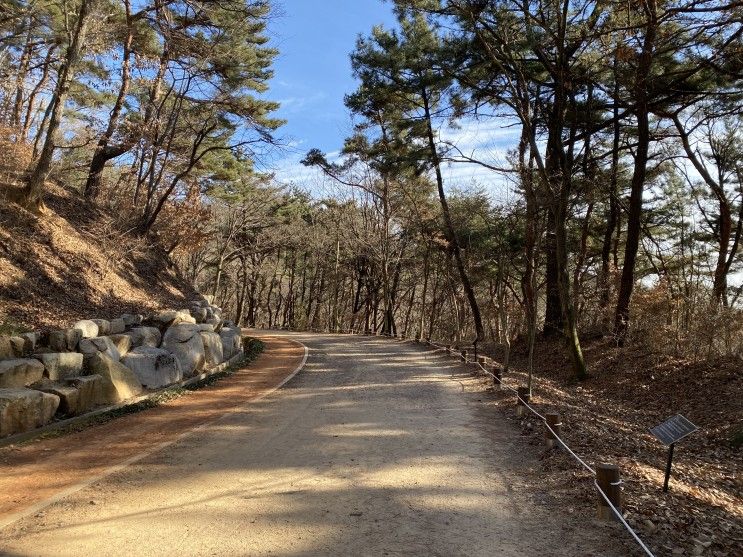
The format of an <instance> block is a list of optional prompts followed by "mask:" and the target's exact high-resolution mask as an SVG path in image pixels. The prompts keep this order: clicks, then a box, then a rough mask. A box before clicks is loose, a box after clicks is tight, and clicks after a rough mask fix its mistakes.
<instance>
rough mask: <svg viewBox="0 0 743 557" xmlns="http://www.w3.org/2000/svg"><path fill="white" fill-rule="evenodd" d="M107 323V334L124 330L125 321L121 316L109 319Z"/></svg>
mask: <svg viewBox="0 0 743 557" xmlns="http://www.w3.org/2000/svg"><path fill="white" fill-rule="evenodd" d="M108 324H109V326H110V329H109V334H112V335H118V334H120V333H123V332H124V331H126V323H125V322H124V319H122V318H121V317H118V318H117V319H111V321H109V322H108Z"/></svg>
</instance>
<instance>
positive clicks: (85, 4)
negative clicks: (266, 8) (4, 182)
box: [22, 0, 93, 208]
mask: <svg viewBox="0 0 743 557" xmlns="http://www.w3.org/2000/svg"><path fill="white" fill-rule="evenodd" d="M92 2H93V0H82V2H81V4H80V11H79V12H78V14H77V22H76V23H75V30H74V33H73V36H72V41H71V42H70V45H69V46H68V47H67V52H66V54H65V59H64V62H63V64H62V67H61V68H60V70H59V73H58V75H57V86H56V87H55V88H54V92H53V93H52V98H51V99H50V100H49V103H50V107H51V112H50V118H49V127H48V129H47V132H46V138H45V140H44V146H43V147H42V149H41V154H40V155H39V160H38V161H36V166H35V168H34V170H33V172H32V173H31V176H30V177H29V179H28V183H27V184H26V187H25V188H24V190H23V194H22V202H23V203H24V204H25V205H27V206H29V207H32V208H41V206H42V204H43V197H44V183H45V182H46V178H47V176H48V175H49V171H50V170H51V167H52V158H53V157H54V147H55V145H54V142H55V140H56V138H57V132H58V130H59V126H60V124H61V123H62V114H63V113H64V104H65V101H66V100H67V95H68V93H69V91H70V83H71V81H72V78H73V77H74V74H75V67H76V66H77V63H78V61H79V59H80V54H81V52H82V47H83V42H84V41H85V33H86V30H87V25H88V16H89V15H90V8H91V3H92Z"/></svg>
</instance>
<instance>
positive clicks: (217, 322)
mask: <svg viewBox="0 0 743 557" xmlns="http://www.w3.org/2000/svg"><path fill="white" fill-rule="evenodd" d="M205 324H206V325H211V326H212V328H213V329H214V332H215V333H218V332H219V331H221V330H222V327H223V326H224V323H223V322H222V320H221V319H217V318H216V317H211V318H209V319H207V320H206V322H205Z"/></svg>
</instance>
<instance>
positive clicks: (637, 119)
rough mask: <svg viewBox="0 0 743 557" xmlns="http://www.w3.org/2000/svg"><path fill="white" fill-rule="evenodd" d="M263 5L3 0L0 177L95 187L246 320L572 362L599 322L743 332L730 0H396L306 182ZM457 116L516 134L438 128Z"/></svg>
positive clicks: (719, 351) (643, 341)
mask: <svg viewBox="0 0 743 557" xmlns="http://www.w3.org/2000/svg"><path fill="white" fill-rule="evenodd" d="M275 9H276V6H274V5H272V3H270V2H268V1H267V0H250V1H246V0H200V1H197V0H2V11H0V143H1V144H2V152H1V153H0V180H1V181H2V182H3V184H4V185H5V186H7V187H6V188H5V191H6V193H5V196H6V199H7V202H9V203H16V204H18V205H19V206H22V207H25V208H26V209H28V210H30V211H33V212H35V213H37V214H39V215H40V217H39V218H43V214H44V210H45V207H44V199H45V195H46V192H47V190H48V188H49V187H50V186H49V184H50V183H54V184H58V185H60V186H61V187H63V188H65V189H67V190H69V191H72V192H74V193H75V194H76V195H79V196H80V200H81V203H83V204H92V205H95V206H99V207H104V208H106V209H107V210H110V211H111V212H112V213H113V214H115V215H116V218H117V223H116V226H117V230H118V234H119V236H118V237H119V238H120V240H121V242H123V243H126V242H136V241H141V239H143V238H144V239H146V241H147V242H156V243H158V244H159V245H161V246H162V247H163V248H164V250H165V252H166V253H167V254H168V256H169V257H170V258H171V259H172V261H173V264H174V265H176V266H177V267H178V269H179V270H180V272H182V273H183V275H184V276H185V277H187V278H188V280H189V281H190V282H191V283H192V284H193V285H194V286H195V287H196V288H197V289H198V290H199V291H200V292H202V293H205V294H210V295H213V296H214V297H215V299H216V303H218V304H219V305H221V306H222V307H224V308H225V309H226V311H229V312H231V314H232V315H234V316H235V317H236V321H237V322H238V323H239V324H241V325H243V326H246V327H254V326H255V327H267V328H289V329H299V330H309V329H314V330H324V331H330V332H334V331H336V332H341V331H350V330H353V331H355V332H361V333H364V332H365V333H380V334H390V335H395V334H397V335H405V336H407V337H410V338H419V339H429V340H437V341H441V342H448V343H456V344H460V345H474V346H475V347H482V349H486V348H488V347H490V348H492V349H496V350H497V351H498V353H499V355H500V358H501V360H502V361H503V362H504V367H505V369H506V370H507V369H508V365H509V364H508V362H509V354H510V347H511V346H512V345H514V346H515V345H518V346H519V347H520V349H522V350H523V351H524V352H525V353H526V354H528V355H529V367H531V359H532V355H533V353H534V351H535V346H537V345H538V343H540V342H543V341H546V340H549V339H555V340H557V341H558V342H559V344H560V346H561V347H562V350H563V352H564V354H565V356H566V358H567V361H569V366H570V368H571V370H572V371H571V373H572V374H573V376H574V377H575V378H576V379H578V380H582V379H585V378H586V377H588V376H589V375H590V374H591V373H593V372H594V371H595V370H592V369H591V368H590V366H588V365H587V364H586V360H585V357H584V350H583V347H584V345H585V343H586V342H595V341H596V340H597V339H600V340H601V341H602V342H607V343H609V344H611V345H612V346H615V347H619V348H620V349H622V347H628V346H634V347H637V346H646V347H651V349H652V350H653V351H654V352H656V353H662V354H669V355H674V356H678V357H683V358H687V359H689V360H693V361H700V360H710V359H713V358H718V357H732V358H740V357H741V355H743V274H742V272H743V249H741V240H742V238H741V236H743V113H742V112H741V104H740V103H741V85H742V84H743V82H742V80H741V78H742V77H743V41H741V35H742V34H743V25H742V24H743V11H741V4H740V3H739V2H736V1H733V2H727V1H720V0H667V1H658V0H640V1H638V2H631V3H627V2H618V1H614V0H609V1H601V2H598V1H595V0H585V1H584V0H578V1H576V0H492V1H487V0H397V1H396V2H394V9H395V14H396V16H397V24H396V25H395V26H394V28H385V27H381V26H377V27H372V26H371V24H370V28H369V30H368V32H367V33H365V34H363V35H361V36H360V37H359V38H358V41H357V44H356V47H355V49H354V51H353V52H351V53H350V59H351V66H352V71H353V74H354V77H355V78H356V82H357V89H356V90H355V91H354V92H352V93H350V94H348V95H346V97H345V105H346V107H347V109H348V113H349V119H350V121H351V122H352V123H353V131H352V133H351V134H349V136H348V137H347V138H345V140H344V142H343V149H342V152H341V153H340V154H339V155H335V154H333V156H331V155H329V154H326V153H323V152H321V151H320V150H319V149H312V150H310V151H309V152H307V153H306V155H305V156H304V159H303V161H302V163H303V164H304V165H305V166H306V167H307V169H308V172H309V171H314V172H315V173H317V174H320V175H322V176H323V177H324V183H325V184H326V185H327V187H326V188H325V189H324V190H323V191H324V193H323V194H318V193H317V191H315V190H313V189H312V188H309V187H307V185H306V184H302V183H293V184H290V185H287V184H286V183H284V182H282V181H281V176H280V175H279V174H276V173H274V172H271V171H270V164H266V161H267V160H269V159H270V154H271V153H272V152H275V151H276V150H279V151H280V150H281V149H283V148H284V147H283V145H285V141H284V140H283V138H282V135H281V125H282V122H281V120H279V119H278V118H277V117H276V116H275V111H276V110H277V108H278V104H277V103H275V102H271V101H268V100H266V98H265V95H264V93H265V92H266V90H267V88H268V86H269V82H270V79H271V78H272V75H273V72H272V64H273V61H274V59H275V57H276V56H277V55H278V50H277V49H276V48H274V47H273V45H272V42H271V40H270V37H269V34H268V32H267V29H268V26H269V25H270V23H271V21H272V18H273V17H274V11H275ZM476 125H495V126H500V127H502V129H506V130H509V131H510V132H511V133H512V134H513V136H514V138H515V140H514V142H513V145H512V147H511V148H510V149H509V150H508V152H507V153H506V154H505V155H504V156H495V155H494V156H492V157H484V156H482V154H481V153H471V152H467V151H466V150H465V149H463V148H462V146H461V145H457V143H456V142H455V141H452V140H450V138H451V137H453V135H452V134H450V133H447V131H449V130H466V129H468V128H469V127H471V126H476ZM454 137H455V136H454ZM459 164H469V165H476V166H478V167H481V168H484V169H487V171H488V173H489V174H490V175H492V181H491V182H490V183H482V184H468V183H456V182H454V181H451V180H449V179H447V176H448V175H449V174H448V173H447V172H446V169H447V168H450V167H452V166H453V165H459ZM267 168H268V170H267ZM493 192H496V193H495V194H494V193H493ZM505 192H510V193H511V195H508V196H506V195H501V194H503V193H505ZM504 200H505V201H504Z"/></svg>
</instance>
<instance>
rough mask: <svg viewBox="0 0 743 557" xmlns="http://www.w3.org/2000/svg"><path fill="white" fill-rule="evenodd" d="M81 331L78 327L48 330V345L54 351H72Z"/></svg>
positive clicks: (75, 347)
mask: <svg viewBox="0 0 743 557" xmlns="http://www.w3.org/2000/svg"><path fill="white" fill-rule="evenodd" d="M82 338H83V333H82V331H81V330H80V329H62V330H60V331H50V332H49V340H48V343H47V344H48V345H49V348H51V349H52V350H53V351H54V352H74V351H75V350H77V345H78V344H79V343H80V339H82Z"/></svg>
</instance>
